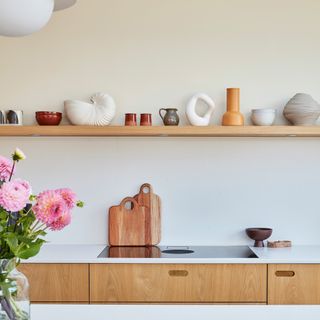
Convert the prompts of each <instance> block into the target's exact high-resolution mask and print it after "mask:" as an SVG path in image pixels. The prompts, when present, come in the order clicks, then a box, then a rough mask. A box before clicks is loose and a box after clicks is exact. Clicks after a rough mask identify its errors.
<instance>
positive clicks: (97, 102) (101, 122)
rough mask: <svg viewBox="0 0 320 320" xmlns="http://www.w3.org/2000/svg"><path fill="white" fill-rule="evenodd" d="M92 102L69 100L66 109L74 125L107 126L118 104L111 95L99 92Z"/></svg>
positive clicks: (66, 102) (65, 105)
mask: <svg viewBox="0 0 320 320" xmlns="http://www.w3.org/2000/svg"><path fill="white" fill-rule="evenodd" d="M90 100H91V103H88V102H83V101H78V100H67V101H65V102H64V109H65V112H66V114H67V117H68V119H69V121H70V122H71V123H72V124H73V125H78V126H81V125H89V126H107V125H109V124H110V123H111V121H112V120H113V118H114V117H115V114H116V104H115V102H114V100H113V98H112V97H111V96H109V95H108V94H104V93H97V94H95V95H93V96H92V97H91V98H90Z"/></svg>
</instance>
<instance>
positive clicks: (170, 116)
mask: <svg viewBox="0 0 320 320" xmlns="http://www.w3.org/2000/svg"><path fill="white" fill-rule="evenodd" d="M163 111H165V112H166V114H165V115H164V116H163V115H162V112H163ZM177 111H178V109H176V108H166V109H165V108H162V109H160V110H159V115H160V117H161V119H162V120H163V123H164V125H165V126H177V125H179V120H180V119H179V116H178V113H177Z"/></svg>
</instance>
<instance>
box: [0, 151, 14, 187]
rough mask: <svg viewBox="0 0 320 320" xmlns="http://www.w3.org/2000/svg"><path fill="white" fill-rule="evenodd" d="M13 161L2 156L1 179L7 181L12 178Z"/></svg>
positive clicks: (0, 162) (0, 165)
mask: <svg viewBox="0 0 320 320" xmlns="http://www.w3.org/2000/svg"><path fill="white" fill-rule="evenodd" d="M12 165H13V163H12V161H11V160H9V159H7V158H5V157H2V156H0V180H1V181H7V180H9V178H10V174H11V170H12Z"/></svg>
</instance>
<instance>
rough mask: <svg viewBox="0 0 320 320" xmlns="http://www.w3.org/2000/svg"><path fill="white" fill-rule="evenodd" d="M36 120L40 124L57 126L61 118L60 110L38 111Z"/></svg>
mask: <svg viewBox="0 0 320 320" xmlns="http://www.w3.org/2000/svg"><path fill="white" fill-rule="evenodd" d="M36 120H37V122H38V124H39V125H40V126H58V125H59V124H60V122H61V120H62V113H61V112H51V111H38V112H36Z"/></svg>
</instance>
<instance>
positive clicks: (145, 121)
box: [140, 113, 152, 126]
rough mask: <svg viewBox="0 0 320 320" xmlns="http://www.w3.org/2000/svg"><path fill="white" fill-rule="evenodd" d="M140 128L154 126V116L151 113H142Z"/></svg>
mask: <svg viewBox="0 0 320 320" xmlns="http://www.w3.org/2000/svg"><path fill="white" fill-rule="evenodd" d="M140 126H152V114H151V113H141V115H140Z"/></svg>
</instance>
